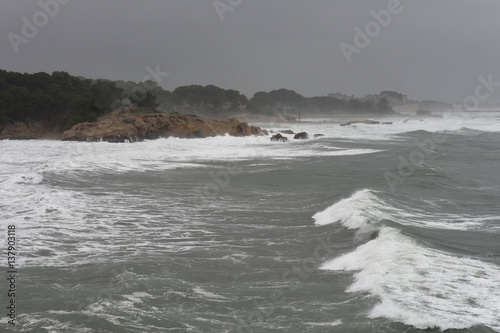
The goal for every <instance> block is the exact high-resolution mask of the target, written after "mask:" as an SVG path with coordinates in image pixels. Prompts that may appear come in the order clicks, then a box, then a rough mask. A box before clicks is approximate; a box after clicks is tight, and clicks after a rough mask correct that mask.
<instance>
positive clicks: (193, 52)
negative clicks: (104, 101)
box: [0, 0, 500, 102]
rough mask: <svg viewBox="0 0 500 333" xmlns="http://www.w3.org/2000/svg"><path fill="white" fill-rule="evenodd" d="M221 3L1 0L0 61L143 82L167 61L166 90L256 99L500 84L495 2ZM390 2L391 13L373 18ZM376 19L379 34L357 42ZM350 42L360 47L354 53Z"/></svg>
mask: <svg viewBox="0 0 500 333" xmlns="http://www.w3.org/2000/svg"><path fill="white" fill-rule="evenodd" d="M55 1H59V3H62V4H58V7H59V8H56V7H55V6H54V5H53V4H54V3H55ZM217 1H219V2H216V4H218V8H219V13H218V12H217V10H216V8H215V6H214V0H163V1H162V0H141V1H129V0H40V1H35V0H33V1H31V0H30V1H28V0H0V34H1V36H0V37H1V38H0V68H2V69H6V70H11V71H18V72H28V73H34V72H39V71H44V72H49V73H52V72H53V71H58V70H62V71H67V72H69V73H70V74H73V75H81V76H86V77H91V78H108V79H114V80H132V81H142V80H143V78H144V77H145V76H146V75H147V74H148V71H147V70H146V68H147V67H148V66H150V68H155V67H156V66H157V65H159V69H160V70H161V71H162V72H168V73H169V75H168V76H167V77H164V78H163V82H162V83H161V85H162V86H163V87H164V88H166V89H169V90H173V89H174V88H175V87H178V86H181V85H189V84H202V85H205V84H215V85H218V86H220V87H226V88H232V89H236V90H239V91H241V92H243V93H245V94H246V95H247V96H249V97H251V96H252V95H253V93H255V92H256V91H269V90H272V89H278V88H288V89H293V90H296V91H297V92H299V93H301V94H303V95H305V96H315V95H325V94H328V93H332V92H343V93H346V94H354V95H356V96H361V95H366V94H369V93H379V92H380V91H382V90H396V91H399V92H402V93H405V94H408V95H409V97H410V98H415V99H441V100H446V101H459V102H461V101H463V100H464V98H466V97H467V96H468V95H472V94H474V91H475V88H476V86H477V85H478V83H479V82H478V76H480V75H482V76H483V77H485V78H487V77H488V75H490V74H491V75H492V78H493V81H495V82H497V81H498V82H500V66H499V64H500V43H499V35H500V19H499V18H500V1H498V0H413V1H411V0H401V1H400V5H399V6H396V4H397V3H396V2H397V0H380V1H379V0H352V1H347V0H307V1H306V0H217ZM65 2H68V3H65ZM40 3H52V5H51V6H48V7H47V8H49V9H48V10H46V11H48V12H49V14H50V15H48V14H44V13H43V12H42V13H40V12H41V11H43V9H42V6H41V5H40ZM382 10H385V11H387V12H389V13H390V18H388V17H387V15H385V16H384V15H381V18H379V20H380V22H381V23H376V19H375V17H374V16H373V15H372V14H371V12H372V11H375V12H376V13H381V12H380V11H382ZM390 10H392V12H393V13H391V11H390ZM387 12H385V13H387ZM382 13H384V12H382ZM23 17H24V20H23ZM221 18H222V20H221ZM26 21H29V23H30V24H35V23H36V24H37V25H38V26H39V27H36V26H35V28H36V29H37V30H38V31H36V32H35V33H34V32H33V30H32V29H31V30H30V29H29V27H26V26H27V25H28V24H27V23H26ZM35 21H36V22H35ZM370 22H372V23H370ZM367 24H368V27H369V28H370V29H371V30H370V31H369V34H370V35H372V36H373V37H370V36H368V38H370V40H369V43H368V45H363V43H364V44H367V43H366V40H362V39H363V38H358V46H362V47H356V43H355V36H356V34H357V33H356V32H355V27H358V28H360V29H361V30H363V31H364V30H365V28H366V27H367ZM384 25H385V26H384ZM23 27H24V29H23ZM377 27H378V28H377ZM23 33H24V35H23ZM365 33H366V32H365ZM26 37H29V38H26ZM360 42H362V43H360ZM341 43H345V44H343V45H344V46H345V45H347V44H349V45H350V46H352V47H353V48H354V47H356V49H357V51H356V53H352V52H351V53H352V54H351V55H350V60H351V62H350V63H349V62H348V61H347V60H346V56H345V55H344V53H343V51H342V48H341V46H340V45H341ZM15 48H17V51H18V52H17V53H16V51H15ZM353 48H351V49H349V50H351V51H352V50H353ZM495 90H499V91H500V88H495ZM499 96H500V94H499V93H496V94H494V96H493V99H498V100H500V98H498V97H499Z"/></svg>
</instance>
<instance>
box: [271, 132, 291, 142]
mask: <svg viewBox="0 0 500 333" xmlns="http://www.w3.org/2000/svg"><path fill="white" fill-rule="evenodd" d="M271 141H274V142H278V141H282V142H287V141H288V138H287V137H286V136H283V135H281V134H280V133H278V134H275V135H273V136H272V137H271Z"/></svg>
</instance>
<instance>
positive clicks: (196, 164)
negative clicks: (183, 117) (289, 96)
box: [0, 113, 500, 333]
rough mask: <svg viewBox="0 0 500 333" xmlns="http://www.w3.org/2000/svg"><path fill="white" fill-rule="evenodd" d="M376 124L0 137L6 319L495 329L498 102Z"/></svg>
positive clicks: (499, 276)
mask: <svg viewBox="0 0 500 333" xmlns="http://www.w3.org/2000/svg"><path fill="white" fill-rule="evenodd" d="M384 121H392V122H393V124H392V125H382V124H381V125H366V124H358V125H356V126H345V127H341V126H339V122H340V120H335V119H324V120H306V121H303V122H300V123H294V124H283V125H272V126H273V129H275V130H276V129H286V128H291V129H292V130H294V131H296V132H297V131H306V132H308V133H309V134H310V135H311V137H312V135H313V134H316V133H318V134H319V133H321V134H324V136H322V137H317V138H311V139H309V140H300V141H299V140H291V142H288V143H275V142H274V143H273V142H270V140H269V137H246V138H234V137H228V136H226V137H215V138H207V139H174V138H170V139H160V140H155V141H146V142H140V143H132V144H131V143H125V144H112V143H80V142H78V143H76V142H60V141H9V140H5V141H0V208H1V209H0V223H1V228H2V234H3V236H2V244H4V246H6V244H7V226H8V225H15V228H16V229H15V230H16V251H17V253H16V269H17V272H18V273H17V279H16V289H17V293H16V315H17V317H16V325H15V327H12V325H8V324H7V320H8V317H7V316H6V315H5V314H4V315H3V319H2V331H4V328H5V330H6V331H16V332H50V333H52V332H89V333H90V332H96V333H97V332H120V333H122V332H309V333H315V332H440V331H443V330H449V332H467V333H473V332H474V333H478V332H485V333H486V332H500V288H499V286H500V207H499V203H500V177H499V174H498V172H499V170H500V113H468V114H466V113H464V114H460V115H458V116H457V115H450V114H445V115H444V117H443V118H425V119H417V118H408V119H405V118H395V119H387V120H384ZM257 125H260V126H262V127H264V128H269V125H266V124H257ZM1 267H2V279H1V280H2V283H0V294H1V295H2V297H1V298H0V300H1V302H2V304H1V305H2V308H4V309H5V308H6V307H7V306H8V303H7V302H8V300H7V298H6V294H7V290H8V289H9V286H8V280H7V279H6V278H7V277H8V275H7V271H8V267H7V258H6V257H5V258H4V259H3V260H2V261H1ZM4 311H6V310H4Z"/></svg>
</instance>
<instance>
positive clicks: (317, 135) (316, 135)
mask: <svg viewBox="0 0 500 333" xmlns="http://www.w3.org/2000/svg"><path fill="white" fill-rule="evenodd" d="M320 136H325V135H324V134H314V137H315V138H319V137H320Z"/></svg>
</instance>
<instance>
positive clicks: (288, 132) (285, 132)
mask: <svg viewBox="0 0 500 333" xmlns="http://www.w3.org/2000/svg"><path fill="white" fill-rule="evenodd" d="M280 133H283V134H295V132H294V131H292V130H282V131H280Z"/></svg>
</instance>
